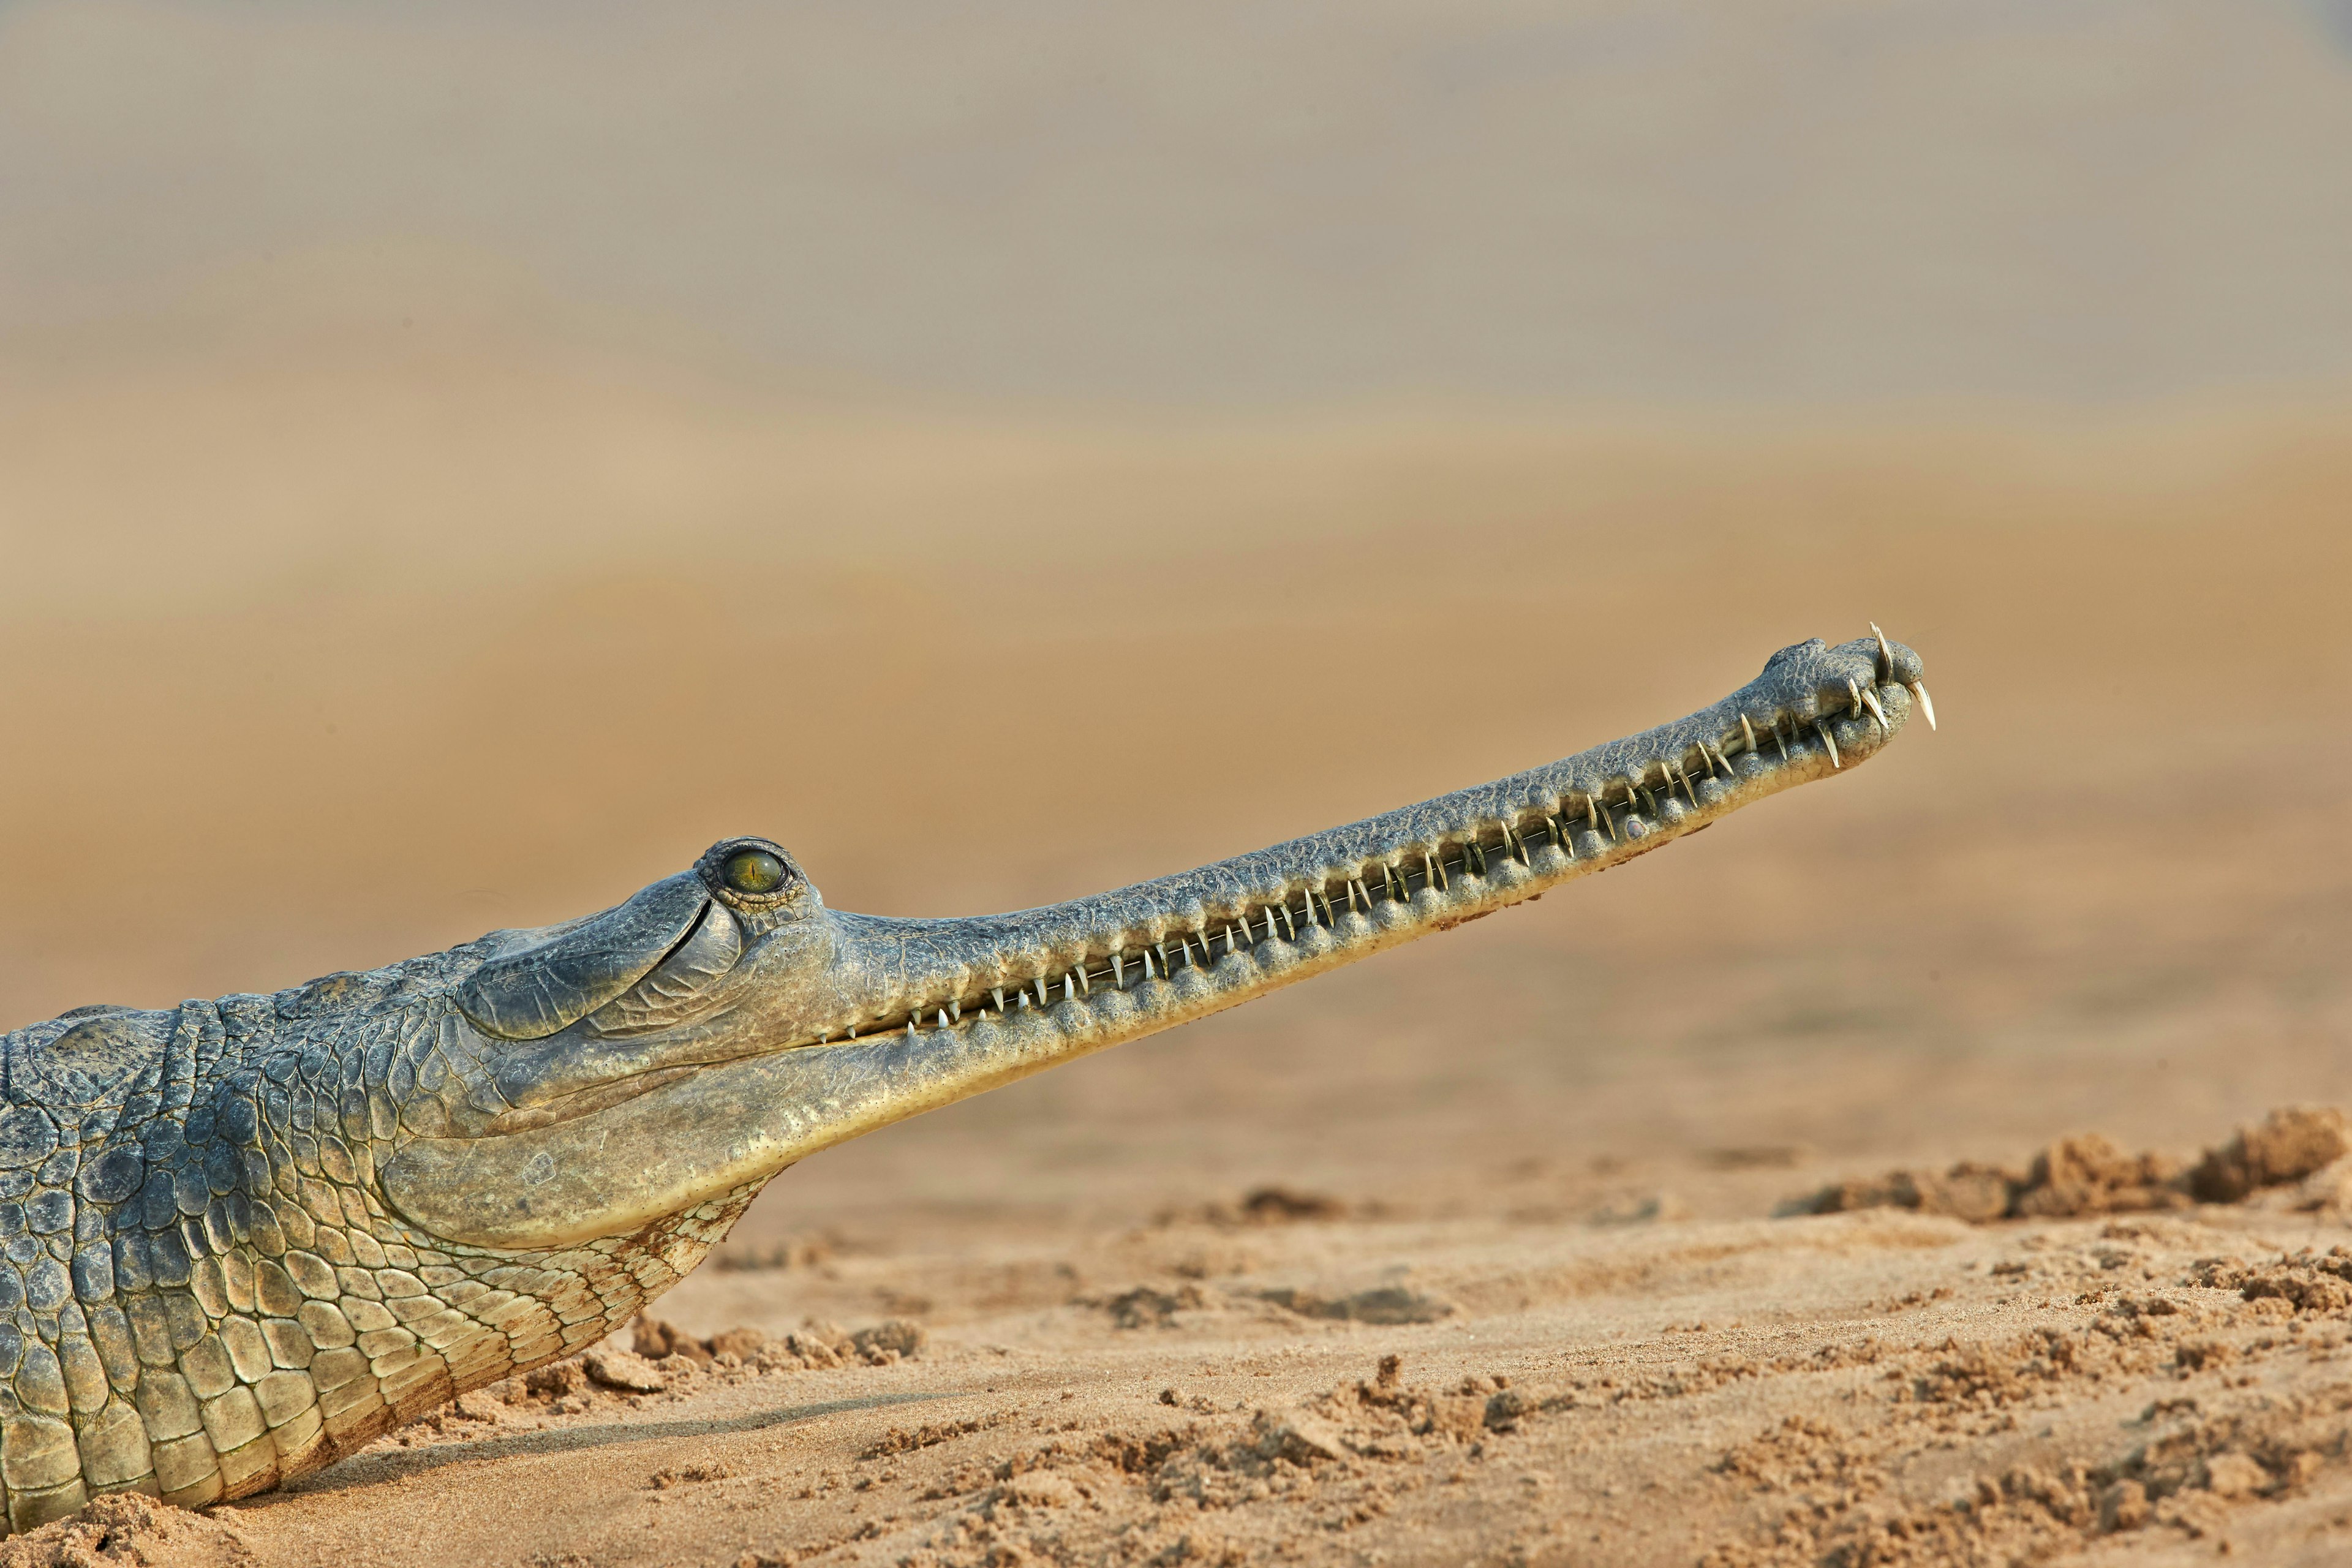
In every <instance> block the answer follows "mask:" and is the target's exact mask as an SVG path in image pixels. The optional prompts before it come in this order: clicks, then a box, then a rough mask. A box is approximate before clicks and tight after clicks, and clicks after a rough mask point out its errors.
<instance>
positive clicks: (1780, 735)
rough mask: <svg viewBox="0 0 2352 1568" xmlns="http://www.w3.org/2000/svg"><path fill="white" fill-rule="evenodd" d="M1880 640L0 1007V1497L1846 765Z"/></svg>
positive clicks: (257, 1419)
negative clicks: (77, 1004)
mask: <svg viewBox="0 0 2352 1568" xmlns="http://www.w3.org/2000/svg"><path fill="white" fill-rule="evenodd" d="M1872 631H1873V632H1874V634H1875V633H1876V631H1877V628H1876V627H1873V628H1872ZM1921 674H1922V668H1921V665H1920V661H1919V658H1918V656H1917V655H1916V654H1914V653H1913V652H1912V651H1911V650H1910V649H1908V648H1906V647H1902V646H1900V645H1898V644H1895V643H1891V642H1889V641H1887V640H1886V639H1885V637H1884V636H1883V635H1874V636H1873V637H1867V638H1862V639H1858V640H1856V641H1853V642H1850V643H1846V644H1844V645H1843V646H1842V647H1827V646H1825V645H1824V644H1822V642H1820V641H1818V640H1816V641H1811V642H1807V643H1802V644H1800V645H1798V646H1796V647H1788V648H1783V649H1781V650H1780V652H1779V653H1776V654H1774V655H1773V656H1772V658H1770V660H1769V661H1768V662H1767V663H1766V665H1765V667H1764V671H1763V673H1762V674H1761V675H1760V676H1759V677H1758V678H1757V679H1755V680H1753V681H1751V682H1749V683H1748V685H1746V686H1744V687H1742V688H1741V689H1738V691H1736V692H1734V693H1732V695H1731V696H1729V697H1727V698H1726V699H1725V700H1722V701H1721V702H1718V703H1717V704H1716V705H1715V706H1713V707H1711V708H1707V709H1705V710H1701V711H1700V712H1697V713H1695V714H1693V715H1691V716H1690V717H1689V718H1686V719H1683V720H1680V721H1676V722H1675V723H1672V724H1667V725H1664V726H1663V727H1661V728H1659V729H1654V730H1650V731H1644V732H1643V733H1641V734H1638V735H1633V736H1631V737H1628V738H1627V739H1624V740H1621V741H1616V742H1611V743H1609V744H1607V745H1604V746H1600V747H1596V748H1595V749H1593V750H1591V751H1589V752H1580V754H1578V755H1576V756H1573V757H1570V758H1569V759H1568V760H1566V761H1564V762H1559V763H1553V764H1551V765H1550V766H1549V767H1541V768H1537V769H1535V770H1533V771H1532V772H1528V773H1519V774H1517V775H1514V776H1513V777H1510V778H1506V779H1502V780H1499V781H1497V782H1496V783H1493V784H1486V785H1484V786H1482V787H1480V788H1476V789H1469V790H1463V791H1460V792H1458V793H1455V794H1453V795H1442V796H1440V797H1438V798H1437V799H1434V800H1430V801H1425V802H1423V804H1421V805H1414V806H1410V807H1407V808H1405V809H1403V810H1402V811H1395V812H1391V813H1389V814H1388V815H1386V816H1375V817H1372V818H1370V819H1368V820H1366V821H1362V822H1359V823H1355V824H1353V825H1351V826H1346V827H1339V828H1334V829H1332V830H1330V831H1329V832H1327V833H1320V834H1317V835H1315V836H1314V837H1308V838H1301V839H1298V840H1296V841H1295V842H1292V843H1289V844H1284V845H1279V846H1276V847H1274V848H1271V849H1265V850H1261V851H1259V852H1258V853H1256V854H1254V855H1244V856H1243V857H1241V858H1238V859H1234V860H1227V861H1223V862H1222V863H1220V864H1217V865H1213V866H1206V867H1203V868H1201V869H1199V870H1195V871H1191V872H1187V873H1185V874H1183V875H1181V876H1175V877H1166V878H1162V879H1159V880H1157V881H1150V882H1143V883H1139V884H1138V885H1136V886H1134V887H1131V888H1125V889H1120V890H1118V891H1117V892H1112V893H1105V894H1102V895H1101V896H1099V897H1097V898H1090V899H1081V900H1076V902H1072V903H1066V904H1057V905H1054V906H1051V907H1049V908H1045V909H1036V910H1024V911H1022V912H1020V913H1017V914H1009V915H994V916H988V917H983V918H976V919H965V920H898V919H885V918H881V917H877V916H874V915H858V914H845V913H842V912H839V911H836V910H828V909H826V908H825V907H824V901H823V900H820V899H819V898H818V896H817V892H816V889H814V887H812V886H811V885H810V884H809V881H808V879H806V877H804V876H803V873H802V871H801V868H800V867H799V866H798V865H797V864H795V863H794V861H793V858H792V856H791V855H789V854H787V853H786V852H785V851H784V850H783V849H782V847H779V846H778V845H776V844H774V843H772V842H770V841H769V840H767V839H764V838H730V839H728V840H725V841H724V842H721V843H719V844H717V845H714V846H712V847H711V848H710V849H709V851H708V852H706V853H705V854H704V855H703V856H702V858H700V859H699V860H698V861H696V862H695V864H694V866H693V867H692V868H691V869H688V870H686V871H681V872H679V873H678V874H677V875H676V876H673V877H668V878H665V879H662V880H661V881H658V882H656V883H654V884H653V885H652V886H651V887H648V888H646V889H644V890H643V891H641V892H639V893H637V894H636V895H635V897H633V898H631V899H629V900H626V901H625V902H624V903H621V904H619V905H617V906H615V907H614V908H613V909H610V910H605V911H604V913H602V914H595V915H590V916H587V917H586V918H584V919H582V920H576V921H570V922H568V923H566V924H562V925H556V926H550V927H547V928H545V929H543V930H539V931H499V932H494V933H493V934H491V935H489V936H486V937H483V938H482V939H480V940H479V941H478V942H468V943H467V944H466V945H464V946H462V947H457V948H453V949H451V950H450V951H448V952H440V953H435V954H432V955H430V956H428V957H425V958H418V959H413V960H410V961H409V962H406V963H397V964H394V965H392V966H391V967H389V968H385V969H378V970H372V971H369V972H366V973H344V974H331V975H329V976H327V977H326V978H324V979H321V980H314V981H312V982H310V984H307V985H302V986H299V987H297V988H296V989H293V990H290V991H283V992H280V993H278V994H276V995H268V996H265V995H235V996H225V997H222V998H220V999H219V1000H217V1001H209V1002H207V1001H194V1002H186V1003H183V1004H182V1005H179V1006H178V1007H176V1008H173V1009H171V1010H168V1011H142V1010H138V1009H133V1008H128V1007H115V1006H105V1007H83V1008H77V1009H75V1010H74V1011H73V1012H70V1013H68V1014H66V1015H65V1016H62V1017H59V1018H56V1019H52V1020H50V1021H48V1022H47V1023H41V1024H35V1025H32V1026H28V1027H25V1028H21V1029H18V1030H16V1032H14V1033H13V1034H10V1035H8V1036H7V1037H5V1058H0V1075H5V1076H4V1077H0V1255H5V1260H6V1261H5V1267H0V1482H5V1488H6V1494H7V1522H8V1524H9V1526H10V1527H12V1528H14V1529H16V1530H24V1529H26V1528H29V1527H31V1526H33V1525H37V1524H38V1523H40V1522H41V1521H45V1520H48V1519H51V1518H55V1517H57V1516H58V1515H60V1514H64V1513H68V1512H70V1511H72V1510H75V1509H77V1508H79V1506H81V1504H82V1503H83V1502H84V1501H85V1500H86V1499H87V1498H88V1497H89V1495H90V1494H91V1493H95V1492H100V1491H106V1490H111V1489H124V1488H136V1489H143V1490H147V1491H151V1492H155V1493H159V1494H161V1495H162V1496H163V1497H164V1498H166V1499H169V1500H173V1501H175V1502H180V1503H185V1504H192V1505H193V1504H201V1503H205V1502H211V1501H215V1500H221V1499H226V1498H234V1497H239V1496H243V1495H246V1494H248V1493H252V1492H256V1491H259V1490H262V1489H267V1488H268V1487H271V1486H274V1485H276V1484H278V1482H280V1481H283V1480H286V1479H289V1478H291V1477H293V1476H296V1475H299V1474H301V1473H303V1472H305V1471H309V1470H312V1469H315V1468H319V1467H320V1466H322V1465H326V1464H329V1463H331V1462H332V1461H333V1460H335V1459H336V1458H340V1457H341V1456H343V1455H345V1454H349V1453H351V1452H352V1451H353V1450H354V1449H356V1448H358V1447H361V1446H362V1445H363V1444H365V1443H367V1442H369V1441H370V1440H372V1439H373V1438H374V1437H376V1436H379V1435H380V1434H382V1433H383V1432H384V1431H386V1430H387V1429H389V1428H391V1427H393V1426H396V1425H398V1424H400V1423H403V1422H405V1421H407V1420H410V1419H412V1418H414V1417H415V1416H417V1415H421V1414H423V1413H425V1411H427V1410H429V1409H431V1408H432V1407H434V1406H436V1405H440V1404H442V1403H445V1402H446V1401H448V1400H450V1399H453V1398H454V1397H456V1396H457V1394H460V1393H463V1392H464V1391H466V1390H467V1389H470V1388H475V1387H478V1386H481V1385H483V1384H489V1383H492V1382H495V1381H497V1380H499V1379H500V1378H504V1377H507V1376H509V1375H510V1374H512V1373H516V1372H518V1371H520V1370H522V1369H524V1368H528V1367H530V1366H532V1365H535V1364H537V1363H543V1362H547V1361H551V1360H553V1359H556V1358H558V1357H561V1356H564V1355H567V1354H570V1353H572V1352H576V1351H578V1350H580V1349H582V1348H583V1346H585V1345H587V1344H589V1343H591V1342H593V1341H595V1340H598V1339H600V1338H602V1337H603V1336H604V1335H605V1334H607V1333H609V1332H611V1331H614V1329H616V1328H618V1327H620V1326H621V1325H622V1324H624V1323H625V1322H626V1321H629V1319H630V1318H631V1317H632V1316H633V1315H634V1314H635V1312H636V1311H637V1310H638V1309H640V1308H641V1307H643V1306H644V1305H645V1304H646V1302H647V1301H648V1300H651V1299H652V1298H654V1297H655V1296H657V1295H659V1294H660V1293H661V1292H662V1291H663V1290H664V1289H667V1288H668V1287H669V1286H671V1285H673V1284H675V1283H676V1282H677V1280H678V1279H680V1278H681V1277H683V1276H684V1275H685V1274H686V1273H687V1272H688V1270H689V1269H691V1268H694V1267H695V1265H696V1264H697V1263H698V1262H700V1261H701V1260H702V1258H703V1256H704V1254H705V1253H707V1252H708V1251H709V1248H710V1247H711V1246H712V1245H713V1244H714V1243H715V1242H717V1241H718V1240H719V1238H720V1237H724V1236H725V1235H726V1233H727V1230H728V1228H729V1226H731V1225H732V1224H733V1223H734V1221H735V1220H736V1218H737V1216H739V1215H741V1214H742V1212H743V1210H744V1208H745V1206H746V1205H749V1204H750V1203H751V1199H752V1197H753V1195H754V1194H757V1193H758V1192H759V1191H760V1189H761V1187H762V1186H764V1185H765V1184H767V1183H768V1181H769V1180H770V1179H771V1178H772V1177H773V1176H775V1175H776V1174H777V1173H779V1172H781V1171H782V1170H783V1169H784V1168H785V1167H786V1166H788V1165H791V1164H792V1163H793V1162H795V1161H797V1160H801V1159H803V1158H805V1157H806V1156H808V1155H810V1154H813V1153H815V1152H817V1151H819V1150H821V1149H824V1148H827V1147H829V1146H831V1145H833V1144H835V1143H839V1142H843V1141H844V1140H845V1139H849V1138H854V1137H856V1136H857V1135H858V1134H860V1133H862V1132H868V1131H873V1130H874V1129H876V1128H877V1127H882V1126H885V1125H887V1124H888V1123H890V1122H893V1121H899V1120H900V1119H902V1118H904V1117H908V1116H912V1115H914V1114H916V1113H917V1112H918V1111H922V1110H930V1109H932V1108H934V1107H936V1106H940V1105H945V1104H947V1103H949V1102H950V1101H951V1100H961V1099H962V1098H964V1097H965V1096H967V1095H972V1094H977V1093H980V1092H981V1091H982V1090H983V1089H992V1088H995V1087H996V1086H998V1085H1000V1084H1004V1083H1009V1082H1011V1081H1013V1079H1018V1078H1022V1077H1024V1076H1025V1075H1027V1074H1030V1073H1034V1072H1037V1071H1039V1070H1041V1069H1043V1068H1047V1067H1051V1066H1053V1065H1055V1063H1058V1062H1064V1061H1067V1060H1069V1059H1071V1058H1074V1057H1078V1056H1083V1055H1085V1054H1087V1052H1090V1051H1095V1050H1099V1049H1101V1048H1102V1047H1106V1046H1110V1045H1115V1044H1117V1043H1118V1042H1120V1041H1122V1040H1128V1039H1132V1038H1134V1037H1137V1036H1140V1035H1145V1034H1150V1033H1151V1032H1152V1031H1154V1030H1158V1029H1164V1028H1168V1027H1170V1026H1173V1025H1176V1024H1181V1023H1184V1022H1186V1021H1188V1020H1190V1019H1193V1018H1198V1017H1202V1016H1205V1015H1207V1014H1210V1013H1213V1012H1216V1011H1217V1010H1219V1009H1220V1008H1223V1007H1230V1006H1233V1005H1234V1004H1236V1003H1239V1002H1244V1001H1246V1000H1248V999H1249V998H1251V997H1253V996H1256V995H1259V994H1263V993H1265V992H1267V991H1270V990H1272V989H1274V988H1275V987H1276V986H1279V985H1286V984H1289V983H1291V982H1292V981H1296V980H1303V979H1305V978H1307V976H1309V975H1313V974H1318V973H1322V972H1323V971H1325V970H1328V969H1331V968H1334V967H1336V966H1338V965H1339V964H1342V963H1349V962H1351V961H1352V960H1355V959H1359V958H1362V957H1364V956H1366V955H1367V954H1370V953H1373V952H1379V951H1381V949H1383V948H1386V947H1391V946H1393V945H1395V944H1396V943H1398V942H1405V941H1408V940H1410V939H1412V938H1413V937H1416V936H1421V935H1423V934H1426V933H1428V932H1431V931H1443V930H1444V929H1445V928H1446V927H1448V926H1452V925H1456V924H1459V923H1460V922H1462V921H1465V920H1470V919H1474V918H1475V917H1477V916H1479V915H1483V914H1486V913H1487V912H1489V911H1491V910H1496V909H1499V908H1501V907H1502V906H1504V905H1506V904H1511V903H1516V902H1518V901H1519V900H1524V899H1528V898H1532V897H1534V896H1535V895H1537V894H1538V893H1541V892H1543V891H1544V890H1546V889H1549V888H1551V887H1553V886H1556V885H1557V884H1559V883H1560V882H1563V881H1565V880H1567V879H1570V878H1571V877H1576V876H1579V875H1581V874H1583V873H1586V872H1591V871H1598V870H1602V869H1605V868H1609V867H1612V866H1615V865H1618V864H1620V863H1621V862H1622V861H1625V860H1627V859H1630V858H1633V857H1634V856H1636V855H1639V854H1642V853H1643V852H1644V851H1646V850H1649V849H1653V848H1655V847H1658V846H1659V845H1661V844H1664V843H1665V842H1666V841H1667V840H1669V839H1672V838H1674V837H1677V836H1678V835H1681V834H1685V833H1692V832H1696V831H1697V830H1699V829H1700V828H1702V827H1705V826H1707V825H1708V824H1710V823H1712V822H1713V821H1714V820H1715V819H1716V818H1717V817H1718V816H1723V815H1724V814H1725V813H1726V812H1728V811H1731V810H1734V809H1736V808H1737V807H1738V806H1740V805H1745V804H1747V803H1748V802H1749V801H1752V800H1756V799H1759V798H1761V797H1762V796H1764V795H1769V794H1772V793H1773V792H1775V791H1778V790H1780V789H1784V788H1787V787H1788V786H1790V785H1791V784H1801V783H1804V782H1806V781H1809V780H1811V779H1816V778H1822V777H1826V776H1828V775H1829V774H1830V773H1832V772H1833V771H1836V770H1838V769H1840V768H1843V767H1850V766H1852V765H1853V763H1856V762H1858V761H1860V760H1862V759H1864V758H1866V757H1869V756H1871V755H1872V754H1874V752H1876V751H1877V750H1879V749H1880V748H1881V747H1883V746H1885V744H1886V743H1887V742H1889V741H1891V740H1892V739H1893V738H1894V735H1895V731H1897V730H1899V729H1901V728H1902V726H1903V724H1904V723H1905V722H1906V720H1907V719H1908V718H1909V716H1910V714H1911V712H1912V711H1913V710H1914V709H1915V707H1916V709H1919V710H1924V711H1925V712H1926V715H1927V719H1928V721H1929V722H1930V723H1931V724H1932V723H1933V722H1934V711H1933V710H1932V709H1930V708H1929V707H1928V705H1927V689H1926V688H1925V687H1924V686H1923V685H1922V684H1921V683H1920V678H1921Z"/></svg>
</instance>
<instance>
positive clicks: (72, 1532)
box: [0, 1492, 255, 1568]
mask: <svg viewBox="0 0 2352 1568" xmlns="http://www.w3.org/2000/svg"><path fill="white" fill-rule="evenodd" d="M254 1561H255V1559H254V1555H253V1553H252V1552H250V1551H249V1550H247V1547H246V1544H245V1542H243V1540H241V1539H240V1538H239V1537H238V1535H237V1533H236V1531H234V1530H232V1529H230V1528H229V1527H228V1526H227V1525H226V1524H223V1523H221V1522H220V1521H217V1520H214V1519H210V1518H207V1517H205V1515H203V1514H200V1513H191V1512H188V1511H186V1510H183V1509H177V1508H173V1506H172V1505H171V1504H169V1503H165V1502H158V1501H156V1500H154V1499H153V1498H151V1497H148V1496H146V1495H145V1494H143V1493H141V1492H110V1493H108V1494H107V1495H106V1496H104V1497H100V1498H99V1499H97V1500H94V1501H92V1502H91V1503H90V1505H89V1507H87V1508H85V1509H83V1510H81V1511H80V1512H79V1513H77V1514H75V1515H74V1516H73V1517H72V1518H70V1519H61V1520H58V1521H55V1522H54V1523H50V1524H45V1525H43V1526H41V1528H40V1529H38V1530H36V1531H30V1532H28V1533H26V1534H24V1535H17V1536H11V1537H9V1538H8V1539H7V1540H5V1541H0V1568H248V1565H249V1564H251V1563H253V1562H254Z"/></svg>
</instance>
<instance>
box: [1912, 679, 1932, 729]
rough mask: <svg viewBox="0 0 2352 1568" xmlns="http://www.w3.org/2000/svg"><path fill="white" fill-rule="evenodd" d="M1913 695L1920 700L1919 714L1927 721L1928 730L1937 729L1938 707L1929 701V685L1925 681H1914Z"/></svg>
mask: <svg viewBox="0 0 2352 1568" xmlns="http://www.w3.org/2000/svg"><path fill="white" fill-rule="evenodd" d="M1911 694H1912V695H1913V696H1914V697H1916V698H1917V699H1918V700H1919V712H1920V715H1921V716H1922V717H1924V718H1925V719H1926V720H1927V728H1929V729H1930V730H1932V729H1934V728H1935V727H1936V705H1935V704H1934V703H1933V702H1930V701H1928V700H1927V682H1926V681H1924V680H1915V681H1913V682H1912V683H1911Z"/></svg>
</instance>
